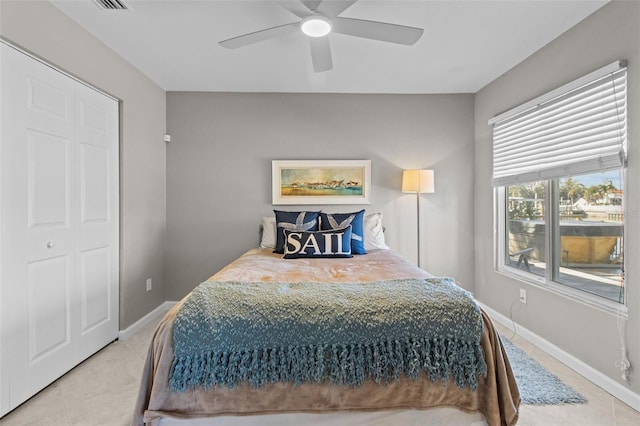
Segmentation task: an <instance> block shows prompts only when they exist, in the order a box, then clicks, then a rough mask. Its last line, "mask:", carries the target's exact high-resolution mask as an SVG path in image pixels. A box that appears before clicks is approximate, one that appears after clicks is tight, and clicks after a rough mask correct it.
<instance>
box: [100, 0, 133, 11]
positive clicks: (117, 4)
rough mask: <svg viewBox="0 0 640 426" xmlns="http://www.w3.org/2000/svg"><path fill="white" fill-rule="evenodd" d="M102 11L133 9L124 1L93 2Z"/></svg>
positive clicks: (105, 0)
mask: <svg viewBox="0 0 640 426" xmlns="http://www.w3.org/2000/svg"><path fill="white" fill-rule="evenodd" d="M93 2H94V3H95V4H97V5H98V7H100V8H101V9H105V10H129V9H131V8H130V7H129V6H128V5H127V4H126V3H125V2H123V1H122V0H93Z"/></svg>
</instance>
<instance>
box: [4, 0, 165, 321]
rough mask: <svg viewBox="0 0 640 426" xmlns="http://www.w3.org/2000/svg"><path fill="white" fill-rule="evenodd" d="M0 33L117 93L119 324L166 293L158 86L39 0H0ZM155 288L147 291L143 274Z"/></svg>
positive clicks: (161, 102) (160, 92) (162, 128)
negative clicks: (118, 127)
mask: <svg viewBox="0 0 640 426" xmlns="http://www.w3.org/2000/svg"><path fill="white" fill-rule="evenodd" d="M0 35H2V37H3V38H5V39H8V40H10V41H12V42H14V43H15V44H17V45H19V46H21V47H22V48H24V49H26V50H28V51H30V52H32V53H34V54H36V55H38V56H40V57H42V58H43V59H45V60H47V61H49V62H50V63H52V64H54V65H56V66H58V67H59V68H62V69H63V70H65V71H67V72H69V73H70V74H73V75H75V76H77V77H78V78H80V79H82V80H84V81H86V82H88V83H90V84H92V85H94V86H95V87H97V88H99V89H101V90H103V91H105V92H107V93H109V94H111V95H112V96H114V97H116V98H119V99H120V100H121V104H120V108H121V112H120V117H121V118H120V120H121V121H120V126H121V139H120V185H121V191H120V210H121V215H120V226H121V238H120V299H121V302H120V329H124V328H126V327H128V326H129V325H131V324H133V323H134V322H135V321H137V320H138V319H140V318H141V317H142V316H144V315H145V314H147V313H148V312H150V311H151V310H153V309H154V308H156V307H157V306H159V305H160V304H161V303H163V302H164V301H165V300H166V298H165V268H164V266H165V265H164V259H165V257H164V255H165V232H166V191H165V183H166V147H165V143H164V142H163V135H164V132H165V124H166V99H165V92H164V91H163V90H162V89H161V88H160V87H159V86H157V85H156V84H154V83H153V82H152V81H150V80H149V79H148V78H147V77H145V76H144V75H143V74H142V73H140V72H139V71H138V70H136V69H135V68H133V67H132V66H131V65H130V64H128V63H127V62H125V61H124V60H123V59H122V58H121V57H119V56H118V55H116V54H115V53H114V52H113V51H112V50H111V49H109V48H108V47H107V46H105V45H104V44H102V42H100V41H99V40H97V39H96V38H95V37H93V36H91V35H90V34H88V33H87V32H86V31H85V30H84V29H82V28H81V27H80V26H79V25H78V24H76V23H75V22H73V21H71V20H70V19H69V18H68V17H67V16H66V15H64V14H63V13H62V12H60V10H59V9H57V8H56V7H55V6H53V5H52V4H51V3H49V2H46V1H5V0H3V1H1V2H0ZM149 277H150V278H152V279H153V285H154V289H153V290H152V291H151V292H148V293H147V292H146V288H145V280H146V278H149Z"/></svg>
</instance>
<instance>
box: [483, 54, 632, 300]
mask: <svg viewBox="0 0 640 426" xmlns="http://www.w3.org/2000/svg"><path fill="white" fill-rule="evenodd" d="M490 124H492V125H493V179H492V183H493V186H494V188H495V194H496V207H497V208H496V213H497V214H496V219H497V225H498V226H497V229H498V232H497V235H496V248H497V250H496V253H497V259H496V260H497V262H496V263H497V268H498V270H499V271H501V272H505V273H509V274H516V275H518V276H520V277H522V278H524V279H528V280H530V281H534V282H537V283H539V284H541V285H545V286H550V287H554V288H556V289H559V290H562V292H563V293H565V294H568V295H570V296H571V295H574V296H576V297H580V298H583V299H584V298H587V299H589V300H592V301H595V302H596V303H601V302H603V301H606V302H604V303H611V302H614V304H624V303H625V299H624V298H625V290H624V194H625V190H624V186H625V182H624V175H625V164H626V66H625V63H624V62H623V61H620V62H616V63H614V64H611V65H609V66H607V67H605V68H603V69H601V70H598V71H595V72H594V73H591V74H589V75H588V76H585V77H583V78H582V79H579V80H577V81H575V82H572V83H569V84H568V85H565V86H563V87H561V88H559V89H557V90H555V91H553V92H551V93H549V94H547V95H543V96H541V97H540V98H537V99H534V100H533V101H531V102H528V103H527V104H524V105H522V106H521V107H518V108H516V109H514V110H512V111H509V112H507V113H505V114H502V115H500V116H498V117H496V118H494V119H492V120H491V121H490Z"/></svg>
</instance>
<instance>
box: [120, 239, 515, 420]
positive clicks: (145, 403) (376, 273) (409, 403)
mask: <svg viewBox="0 0 640 426" xmlns="http://www.w3.org/2000/svg"><path fill="white" fill-rule="evenodd" d="M430 276H432V275H430V274H428V273H427V272H425V271H423V270H422V269H419V268H417V267H415V266H414V265H413V264H411V263H409V262H408V261H407V260H406V259H404V258H402V257H401V256H399V255H397V254H395V253H394V252H393V251H389V250H372V251H371V252H370V253H369V254H367V255H364V256H355V257H353V258H349V259H289V260H285V259H282V258H281V255H277V254H273V253H271V252H270V251H269V250H265V249H252V250H250V251H248V252H247V253H245V254H244V255H242V256H241V257H240V258H238V259H236V260H235V261H234V262H232V263H230V264H229V265H228V266H226V267H225V268H223V269H222V270H221V271H220V272H218V273H217V274H215V275H214V276H213V277H212V278H210V279H211V280H222V281H227V280H229V281H231V280H238V281H277V282H299V281H314V282H367V281H379V280H383V279H398V278H411V277H430ZM180 305H181V303H178V304H177V305H176V306H175V307H174V308H172V309H171V310H170V311H169V312H168V313H167V314H166V316H165V317H164V318H163V319H162V321H161V323H160V324H159V326H158V329H157V330H156V333H155V336H154V338H153V341H152V342H151V346H150V348H149V353H148V356H147V361H146V364H145V368H144V371H143V377H142V383H141V387H140V393H139V396H138V401H137V403H136V408H135V413H134V419H133V424H134V425H142V424H151V425H153V424H155V423H157V422H158V420H160V418H162V417H163V416H167V417H173V418H200V417H213V416H220V415H250V414H268V413H286V412H323V411H351V410H375V409H427V408H432V407H455V408H458V409H460V410H463V411H466V412H480V413H482V414H483V415H484V416H485V418H486V421H487V423H488V424H489V425H511V424H515V423H516V421H517V418H518V407H519V405H520V396H519V393H518V389H517V386H516V382H515V379H514V377H513V374H512V372H511V367H510V365H509V361H508V359H507V357H506V354H505V351H504V348H503V347H502V343H501V342H500V339H499V338H498V335H497V333H496V331H495V329H494V327H493V324H492V322H491V320H490V319H489V318H488V316H487V315H486V314H485V313H484V312H483V318H484V330H483V335H482V341H481V344H482V347H483V348H484V351H485V358H486V362H487V377H486V378H484V377H481V378H480V380H479V385H478V389H477V390H475V391H472V390H471V389H469V388H463V389H461V388H459V387H458V386H457V385H456V384H455V383H453V382H451V381H449V382H435V383H434V382H430V381H429V380H428V379H426V378H424V377H423V378H422V379H420V380H410V379H408V378H402V379H401V380H398V381H395V382H392V383H390V384H387V385H378V384H376V383H374V382H367V383H365V385H364V386H361V387H351V386H332V385H324V384H323V385H318V384H302V385H297V386H295V385H293V384H290V383H276V384H269V385H265V386H263V387H261V388H254V387H251V386H249V385H240V386H237V387H235V388H233V389H231V390H229V389H227V388H226V387H224V388H221V387H213V388H210V389H204V388H198V389H192V390H189V391H187V392H183V393H176V392H171V390H170V387H169V370H170V367H171V362H172V359H173V342H172V327H173V321H174V319H175V316H176V314H177V312H178V309H179V307H180Z"/></svg>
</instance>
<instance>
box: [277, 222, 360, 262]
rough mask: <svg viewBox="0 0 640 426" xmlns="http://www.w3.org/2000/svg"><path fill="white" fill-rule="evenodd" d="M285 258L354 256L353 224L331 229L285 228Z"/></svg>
mask: <svg viewBox="0 0 640 426" xmlns="http://www.w3.org/2000/svg"><path fill="white" fill-rule="evenodd" d="M283 234H284V239H285V241H284V258H285V259H297V258H300V257H352V256H351V226H347V227H346V228H342V229H332V230H330V231H315V232H307V231H290V230H288V229H285V230H284V231H283Z"/></svg>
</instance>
